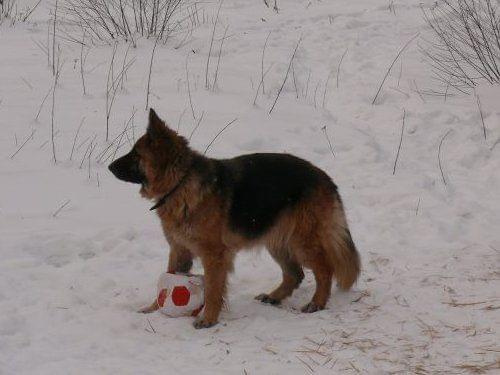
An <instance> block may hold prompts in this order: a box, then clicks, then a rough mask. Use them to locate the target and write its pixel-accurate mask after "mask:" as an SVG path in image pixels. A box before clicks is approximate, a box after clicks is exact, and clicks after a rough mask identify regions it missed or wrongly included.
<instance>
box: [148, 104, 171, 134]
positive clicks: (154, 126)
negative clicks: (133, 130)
mask: <svg viewBox="0 0 500 375" xmlns="http://www.w3.org/2000/svg"><path fill="white" fill-rule="evenodd" d="M166 130H167V128H166V126H165V123H164V122H163V121H162V119H160V118H159V117H158V115H157V114H156V112H155V110H154V109H153V108H151V109H150V110H149V123H148V130H147V134H148V136H149V137H150V138H151V139H157V138H160V137H162V136H165V134H166Z"/></svg>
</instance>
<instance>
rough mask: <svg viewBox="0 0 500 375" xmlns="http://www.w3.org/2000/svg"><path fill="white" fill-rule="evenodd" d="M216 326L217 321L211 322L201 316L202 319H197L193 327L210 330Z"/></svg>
mask: <svg viewBox="0 0 500 375" xmlns="http://www.w3.org/2000/svg"><path fill="white" fill-rule="evenodd" d="M216 324H217V321H210V320H207V319H205V318H204V317H202V316H200V317H198V318H196V320H195V321H194V323H193V327H194V328H196V329H201V328H210V327H213V326H214V325H216Z"/></svg>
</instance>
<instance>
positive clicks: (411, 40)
mask: <svg viewBox="0 0 500 375" xmlns="http://www.w3.org/2000/svg"><path fill="white" fill-rule="evenodd" d="M419 35H420V33H417V34H416V35H414V36H413V37H412V38H411V39H410V40H409V41H408V42H406V44H405V45H404V46H403V47H402V48H401V49H400V50H399V52H398V54H397V55H396V57H395V58H394V60H392V63H391V65H389V68H388V69H387V71H386V72H385V75H384V78H383V79H382V82H381V83H380V85H379V87H378V90H377V93H376V94H375V96H374V97H373V100H372V104H375V101H376V100H377V97H378V94H379V93H380V90H382V86H383V85H384V82H385V80H386V79H387V76H388V75H389V73H390V71H391V69H392V67H393V66H394V64H395V63H396V61H397V60H398V58H399V56H401V54H402V53H403V52H404V50H405V49H406V48H407V47H408V46H409V45H410V43H411V42H413V41H414V40H415V39H416V38H417V37H418V36H419Z"/></svg>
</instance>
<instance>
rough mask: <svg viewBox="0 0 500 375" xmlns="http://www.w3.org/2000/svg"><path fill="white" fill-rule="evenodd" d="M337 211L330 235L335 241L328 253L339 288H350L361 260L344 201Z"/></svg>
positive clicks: (331, 242) (332, 242)
mask: <svg viewBox="0 0 500 375" xmlns="http://www.w3.org/2000/svg"><path fill="white" fill-rule="evenodd" d="M335 211H336V212H335V213H334V217H333V219H334V222H333V233H332V235H331V237H330V238H331V239H333V241H330V246H328V247H327V254H328V258H329V260H330V264H331V266H332V267H333V270H334V273H335V278H336V279H337V283H338V286H339V288H341V289H344V290H348V289H350V288H351V287H352V285H353V284H354V283H355V282H356V280H357V279H358V276H359V273H360V269H361V261H360V257H359V253H358V250H357V249H356V246H355V245H354V242H353V241H352V237H351V233H350V232H349V228H348V227H347V221H346V219H345V215H344V210H343V208H342V203H340V207H338V208H336V210H335Z"/></svg>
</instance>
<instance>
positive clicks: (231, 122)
mask: <svg viewBox="0 0 500 375" xmlns="http://www.w3.org/2000/svg"><path fill="white" fill-rule="evenodd" d="M236 120H238V119H237V118H235V119H233V120H231V121H230V122H229V123H228V124H227V125H226V126H224V127H223V128H222V129H221V130H220V131H219V132H218V133H217V134H216V135H215V137H214V138H213V139H212V140H211V141H210V143H209V144H208V145H207V147H206V148H205V151H203V155H205V154H206V153H207V151H208V149H209V148H210V146H212V143H214V142H215V140H216V139H217V137H219V135H221V134H222V132H223V131H224V130H226V129H227V128H228V127H229V126H231V124H233V123H234V122H235V121H236Z"/></svg>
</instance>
